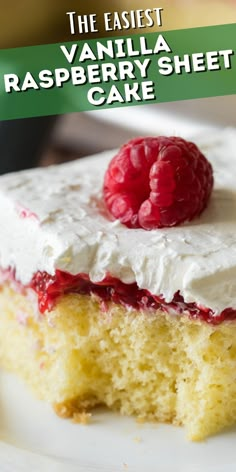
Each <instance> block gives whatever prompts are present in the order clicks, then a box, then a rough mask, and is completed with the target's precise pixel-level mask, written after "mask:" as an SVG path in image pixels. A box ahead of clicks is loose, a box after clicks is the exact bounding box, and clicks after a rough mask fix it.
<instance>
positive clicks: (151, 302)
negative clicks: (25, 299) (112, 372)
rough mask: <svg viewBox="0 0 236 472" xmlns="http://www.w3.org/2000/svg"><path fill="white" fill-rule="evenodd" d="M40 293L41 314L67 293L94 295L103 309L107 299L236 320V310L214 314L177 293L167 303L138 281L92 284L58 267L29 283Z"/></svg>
mask: <svg viewBox="0 0 236 472" xmlns="http://www.w3.org/2000/svg"><path fill="white" fill-rule="evenodd" d="M29 287H30V288H32V289H33V290H34V291H35V292H36V293H37V295H38V303H39V310H40V312H41V313H44V312H45V311H50V310H52V309H53V307H54V306H55V304H56V301H57V299H58V297H60V296H61V295H64V294H68V293H78V294H82V295H91V294H93V295H95V296H97V298H98V300H99V301H100V302H101V305H102V307H103V309H104V306H106V302H110V301H112V302H114V303H116V304H120V305H123V306H125V307H126V308H127V307H131V308H135V309H136V310H140V309H144V310H150V313H151V311H152V310H157V309H160V310H162V311H164V312H167V313H170V314H171V312H172V310H173V311H175V312H177V313H178V314H186V315H187V316H189V317H190V318H191V319H196V320H198V319H199V320H202V321H205V322H207V323H209V324H213V325H217V324H220V323H222V322H223V321H225V320H235V319H236V310H234V309H232V308H226V309H225V310H224V311H222V312H221V313H220V314H219V315H215V314H214V312H213V311H212V310H211V309H210V308H205V307H199V306H198V305H197V304H196V303H185V301H184V299H183V297H182V295H181V294H180V293H179V292H177V293H176V294H175V295H174V298H173V300H172V302H170V303H167V302H166V301H165V300H164V298H163V297H162V296H156V295H152V294H151V293H149V292H148V291H147V290H144V289H140V288H139V287H138V286H137V284H136V283H133V284H125V283H123V282H121V281H120V280H119V279H117V278H114V277H112V276H110V275H108V276H107V277H106V278H105V279H103V281H101V282H97V283H93V282H91V280H90V279H89V276H88V275H86V274H78V275H71V274H69V273H67V272H63V271H60V270H57V271H56V273H55V275H54V276H51V275H49V274H47V273H46V272H37V273H36V274H35V275H34V277H33V279H32V281H31V283H30V285H29Z"/></svg>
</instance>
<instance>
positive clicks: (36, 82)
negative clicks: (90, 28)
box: [0, 24, 236, 120]
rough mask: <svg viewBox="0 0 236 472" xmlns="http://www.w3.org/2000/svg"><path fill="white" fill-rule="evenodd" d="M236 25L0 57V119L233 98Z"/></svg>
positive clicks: (9, 52) (235, 89)
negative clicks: (229, 96) (219, 97)
mask: <svg viewBox="0 0 236 472" xmlns="http://www.w3.org/2000/svg"><path fill="white" fill-rule="evenodd" d="M235 38H236V24H231V25H220V26H211V27H205V28H194V29H186V30H179V31H166V32H161V33H147V34H143V35H142V34H135V35H133V36H132V37H129V36H121V37H113V38H103V39H96V40H88V41H77V42H76V41H75V42H67V43H64V44H51V45H44V46H32V47H25V48H17V49H7V50H1V51H0V119H1V120H8V119H15V118H25V117H31V116H42V115H54V114H61V113H69V112H76V111H87V110H96V109H102V108H114V107H121V106H131V105H140V104H151V103H160V102H169V101H177V100H186V99H193V98H202V97H213V96H219V95H231V94H235V93H236V56H235V49H234V47H235Z"/></svg>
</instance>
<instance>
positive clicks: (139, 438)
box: [134, 436, 142, 443]
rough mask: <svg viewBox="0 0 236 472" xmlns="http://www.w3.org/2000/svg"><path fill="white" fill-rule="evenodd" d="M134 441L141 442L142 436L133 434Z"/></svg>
mask: <svg viewBox="0 0 236 472" xmlns="http://www.w3.org/2000/svg"><path fill="white" fill-rule="evenodd" d="M134 442H136V443H141V442H142V438H141V437H140V436H135V438H134Z"/></svg>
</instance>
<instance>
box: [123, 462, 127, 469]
mask: <svg viewBox="0 0 236 472" xmlns="http://www.w3.org/2000/svg"><path fill="white" fill-rule="evenodd" d="M123 467H124V469H125V470H128V464H126V462H123Z"/></svg>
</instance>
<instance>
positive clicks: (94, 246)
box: [0, 129, 236, 314]
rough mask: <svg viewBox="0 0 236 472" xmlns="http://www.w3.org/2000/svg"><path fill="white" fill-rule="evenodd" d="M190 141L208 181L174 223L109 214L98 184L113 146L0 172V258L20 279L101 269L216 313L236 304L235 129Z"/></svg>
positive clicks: (95, 276)
mask: <svg viewBox="0 0 236 472" xmlns="http://www.w3.org/2000/svg"><path fill="white" fill-rule="evenodd" d="M195 142H196V144H198V145H199V147H200V148H201V150H202V152H203V153H204V154H205V155H206V157H207V158H208V159H209V161H210V162H211V163H212V165H213V169H214V179H215V185H214V190H213V194H212V197H211V200H210V203H209V206H208V208H207V209H206V210H205V211H204V212H203V214H202V215H201V216H200V217H199V218H197V219H195V220H194V221H192V222H190V223H187V224H184V225H182V226H178V227H174V228H164V229H157V230H153V231H145V230H143V229H128V228H126V227H125V226H124V225H122V224H120V223H119V221H117V220H116V221H112V220H111V217H110V216H109V215H108V214H107V213H106V209H105V207H104V204H103V200H102V185H103V178H104V173H105V170H106V169H107V166H108V163H109V161H110V160H111V158H112V157H113V155H114V154H115V151H109V152H105V153H101V154H97V155H95V156H92V157H90V158H85V159H81V160H78V161H74V162H72V163H67V164H63V165H58V166H52V167H49V168H39V169H33V170H29V171H23V172H18V173H14V174H8V175H5V176H2V177H1V178H0V222H1V230H0V266H1V267H2V268H3V269H4V268H8V267H14V268H15V270H16V278H17V279H18V280H19V281H21V282H22V283H23V284H28V283H29V282H30V280H31V278H32V276H33V274H34V273H35V272H37V271H46V272H48V273H49V274H52V275H53V274H54V273H55V270H56V269H61V270H64V271H67V272H70V273H71V274H78V273H86V274H89V276H90V278H91V280H92V281H93V282H95V283H96V282H98V281H101V280H102V279H103V278H104V277H105V275H106V274H107V273H109V274H111V275H112V276H114V277H117V278H119V279H120V280H121V281H122V282H124V283H132V282H135V281H136V282H137V284H138V286H139V287H140V288H144V289H147V290H149V291H150V292H151V293H152V294H154V295H160V294H162V295H163V296H164V298H165V300H166V302H170V301H171V300H172V298H173V296H174V294H175V293H176V292H177V291H180V293H181V294H182V295H183V297H184V300H185V301H186V302H196V303H197V304H198V305H203V306H205V307H208V308H211V309H212V310H213V311H214V312H215V313H216V314H217V313H219V312H221V311H223V310H224V309H225V308H227V307H232V308H236V130H234V129H227V130H225V131H222V132H221V133H220V134H216V135H212V136H210V137H209V136H208V137H201V138H200V139H198V140H196V139H195Z"/></svg>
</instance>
